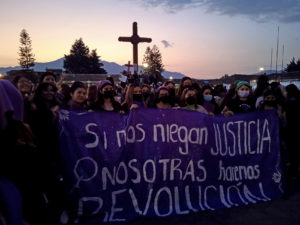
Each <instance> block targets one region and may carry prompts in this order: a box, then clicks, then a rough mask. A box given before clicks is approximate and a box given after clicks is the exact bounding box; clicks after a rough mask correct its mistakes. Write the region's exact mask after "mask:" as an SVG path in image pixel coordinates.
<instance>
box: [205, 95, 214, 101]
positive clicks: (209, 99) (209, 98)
mask: <svg viewBox="0 0 300 225" xmlns="http://www.w3.org/2000/svg"><path fill="white" fill-rule="evenodd" d="M203 98H204V101H207V102H210V101H211V100H212V98H213V96H212V95H203Z"/></svg>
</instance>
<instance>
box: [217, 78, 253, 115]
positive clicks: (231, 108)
mask: <svg viewBox="0 0 300 225" xmlns="http://www.w3.org/2000/svg"><path fill="white" fill-rule="evenodd" d="M235 91H236V93H235V96H234V97H233V99H232V100H231V101H229V102H228V103H227V105H226V106H225V107H224V109H223V111H222V114H223V115H224V116H226V117H228V116H231V115H233V114H235V113H246V112H252V111H254V110H255V102H254V99H253V97H252V91H251V86H250V84H249V83H248V82H247V81H239V82H238V83H237V84H236V88H235Z"/></svg>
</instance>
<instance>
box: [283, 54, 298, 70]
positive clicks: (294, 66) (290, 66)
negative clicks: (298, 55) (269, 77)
mask: <svg viewBox="0 0 300 225" xmlns="http://www.w3.org/2000/svg"><path fill="white" fill-rule="evenodd" d="M285 70H286V71H287V72H294V71H300V59H298V60H297V62H295V57H293V58H292V60H291V61H290V63H289V64H287V68H286V69H285Z"/></svg>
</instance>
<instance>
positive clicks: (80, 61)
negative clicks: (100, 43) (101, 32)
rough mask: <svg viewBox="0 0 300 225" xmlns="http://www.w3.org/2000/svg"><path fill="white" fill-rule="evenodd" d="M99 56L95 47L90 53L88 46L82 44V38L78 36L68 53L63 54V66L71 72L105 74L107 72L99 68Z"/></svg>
mask: <svg viewBox="0 0 300 225" xmlns="http://www.w3.org/2000/svg"><path fill="white" fill-rule="evenodd" d="M99 58H100V57H99V56H98V55H97V51H96V49H94V50H92V52H91V54H90V50H89V47H88V46H86V45H85V44H84V42H83V40H82V38H79V39H78V40H75V43H74V44H73V45H72V48H71V50H70V54H69V55H65V60H64V68H65V69H66V70H67V71H68V72H71V73H79V74H82V73H94V74H96V73H101V74H106V73H107V72H106V71H105V70H104V69H103V68H101V66H103V64H102V63H100V61H99Z"/></svg>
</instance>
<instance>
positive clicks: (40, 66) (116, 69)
mask: <svg viewBox="0 0 300 225" xmlns="http://www.w3.org/2000/svg"><path fill="white" fill-rule="evenodd" d="M101 62H102V63H103V65H104V66H103V68H104V69H105V70H106V71H107V73H108V74H119V73H120V72H122V71H124V70H127V67H126V66H121V65H119V64H117V63H114V62H107V61H101ZM63 64H64V58H60V59H58V60H55V61H52V62H46V63H40V62H36V63H35V66H34V70H35V71H38V72H43V71H46V69H47V68H48V69H63ZM20 69H21V67H20V66H14V67H0V73H2V74H4V75H6V72H8V71H10V70H20ZM141 69H142V67H140V68H139V70H141ZM163 76H164V77H165V78H167V79H168V78H170V77H173V78H174V79H181V78H182V77H184V76H186V75H184V74H182V73H179V72H170V71H164V72H163Z"/></svg>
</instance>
